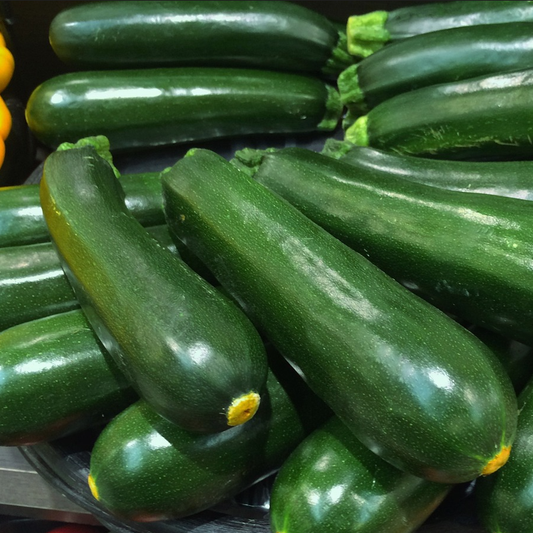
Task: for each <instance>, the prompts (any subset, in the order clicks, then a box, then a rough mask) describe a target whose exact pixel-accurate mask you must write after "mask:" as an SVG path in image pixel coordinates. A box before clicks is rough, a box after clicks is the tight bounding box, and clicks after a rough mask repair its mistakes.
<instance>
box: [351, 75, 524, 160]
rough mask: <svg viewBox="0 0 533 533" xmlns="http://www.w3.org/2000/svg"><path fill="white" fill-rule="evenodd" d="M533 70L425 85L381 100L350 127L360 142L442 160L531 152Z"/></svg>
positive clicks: (518, 155) (513, 155)
mask: <svg viewBox="0 0 533 533" xmlns="http://www.w3.org/2000/svg"><path fill="white" fill-rule="evenodd" d="M532 97H533V69H526V70H519V71H514V72H508V73H503V74H496V75H489V76H479V77H476V78H471V79H468V80H463V81H458V82H450V83H442V84H439V85H433V86H430V87H422V88H420V89H416V90H413V91H409V92H407V93H403V94H399V95H397V96H394V97H393V98H390V99H389V100H386V101H385V102H382V103H381V104H379V105H377V106H376V107H374V108H373V109H371V110H370V111H369V112H368V114H366V115H363V116H361V117H359V118H358V119H357V120H356V121H355V122H354V124H353V125H352V126H350V127H349V128H348V129H347V130H346V134H345V139H346V140H347V141H349V142H353V143H354V144H356V145H359V146H372V147H374V148H382V149H386V150H389V151H393V152H399V153H405V154H410V155H417V156H428V157H440V158H459V159H464V158H499V157H508V158H515V159H521V158H524V157H527V156H528V155H529V156H531V154H532V153H533V146H532V139H533V121H532V120H531V116H532V115H531V105H530V104H531V99H532Z"/></svg>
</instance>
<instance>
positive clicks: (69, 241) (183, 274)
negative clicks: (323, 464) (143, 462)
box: [40, 146, 267, 432]
mask: <svg viewBox="0 0 533 533" xmlns="http://www.w3.org/2000/svg"><path fill="white" fill-rule="evenodd" d="M72 175H75V176H76V179H75V180H74V179H71V176H72ZM40 192H41V194H40V197H41V206H42V209H43V213H44V217H45V220H46V223H47V225H48V230H49V232H50V235H51V238H52V240H53V242H54V244H55V246H56V248H57V250H58V254H59V256H60V258H61V262H62V266H63V268H64V270H65V272H66V274H67V277H68V279H69V281H70V282H71V284H72V285H73V288H74V292H75V294H76V296H77V298H78V301H79V302H80V304H81V306H82V309H83V311H84V312H85V314H86V316H87V318H88V320H89V322H90V323H91V326H92V327H93V328H94V329H95V331H96V333H97V335H98V337H99V338H100V340H101V341H102V343H103V344H104V346H105V347H106V349H107V350H108V351H109V352H110V353H111V355H112V357H113V358H114V360H115V361H116V362H117V364H118V366H119V368H120V370H121V371H122V372H124V374H125V375H126V376H127V377H128V379H129V380H130V381H131V382H132V384H134V387H135V389H136V390H137V392H138V393H139V395H140V396H141V397H142V398H144V399H145V400H146V401H147V402H148V403H150V405H152V406H153V407H154V409H155V410H156V411H157V412H158V413H160V414H161V415H162V416H164V417H166V418H168V419H169V420H171V421H173V422H174V423H176V424H178V425H181V426H183V427H185V428H187V429H190V430H195V431H206V432H212V431H220V430H224V429H227V428H228V427H229V426H228V423H229V420H228V415H229V413H230V411H229V409H230V407H231V405H232V403H233V401H234V400H236V399H238V398H240V397H242V396H244V395H247V394H257V395H260V394H261V391H262V389H263V385H264V382H265V379H266V372H267V363H266V356H265V352H264V347H263V343H262V341H261V338H260V336H259V334H258V333H257V331H256V330H255V328H254V327H253V326H252V324H251V322H250V321H249V320H248V319H247V318H246V316H245V315H244V313H243V312H242V311H240V310H239V309H238V307H237V306H236V305H235V304H233V303H232V302H230V301H229V300H228V299H227V298H225V297H223V296H222V295H220V294H219V293H218V292H216V290H215V289H214V288H213V287H212V286H211V285H209V284H208V283H207V282H205V281H204V280H203V279H202V278H201V277H200V276H198V275H197V274H196V273H195V272H194V271H192V270H191V269H190V268H189V267H188V266H187V265H186V264H185V263H184V262H183V261H181V260H180V259H179V258H177V257H176V256H174V255H173V254H171V253H170V252H169V251H168V250H165V249H164V248H163V247H161V246H160V245H159V244H158V243H156V242H154V240H153V239H152V238H151V237H150V235H149V234H148V233H147V232H146V230H145V229H144V228H143V227H142V226H141V225H140V224H139V223H138V222H137V221H136V220H135V218H134V217H133V216H132V215H131V214H130V213H129V212H128V210H127V208H126V205H125V203H124V193H123V190H122V189H121V187H120V182H119V180H118V179H116V178H115V175H114V173H113V170H112V168H111V166H110V165H109V164H108V163H107V162H106V161H105V160H104V159H102V158H101V157H100V156H98V154H97V153H96V151H95V149H94V147H92V146H86V147H83V148H72V149H69V150H62V151H56V152H54V153H52V154H51V155H50V156H49V157H48V158H47V160H46V162H45V165H44V172H43V178H42V180H41V189H40ZM252 415H253V413H252ZM243 421H244V420H243Z"/></svg>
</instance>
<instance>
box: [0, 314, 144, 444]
mask: <svg viewBox="0 0 533 533" xmlns="http://www.w3.org/2000/svg"><path fill="white" fill-rule="evenodd" d="M0 352H1V353H2V362H1V364H0V404H1V405H2V409H1V410H0V444H1V445H2V446H20V445H28V444H35V443H37V442H43V441H45V440H52V439H55V438H58V437H62V436H65V435H67V434H70V433H74V432H75V431H80V430H82V429H86V428H89V427H92V426H97V425H100V424H103V423H104V422H107V421H109V419H110V418H112V417H114V416H115V415H117V414H118V413H120V411H122V410H123V409H125V408H126V407H128V405H130V404H131V403H132V402H134V401H135V400H136V399H137V396H136V395H135V393H134V392H133V390H132V389H131V387H130V386H129V384H128V383H127V381H126V379H125V378H124V377H123V376H122V375H121V373H120V372H119V371H118V369H117V367H116V365H115V364H114V363H113V361H112V360H111V358H110V357H109V355H108V354H107V353H106V352H105V350H104V348H103V347H102V345H101V344H100V343H99V341H98V340H97V338H96V336H95V334H94V333H93V331H92V329H91V328H90V326H89V324H88V323H87V320H86V319H85V317H84V316H83V313H82V312H81V311H80V310H77V311H70V312H68V313H61V314H58V315H53V316H49V317H46V318H41V319H39V320H33V321H31V322H27V323H25V324H19V325H18V326H15V327H12V328H9V329H7V330H5V331H3V332H1V333H0Z"/></svg>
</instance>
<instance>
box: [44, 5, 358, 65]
mask: <svg viewBox="0 0 533 533" xmlns="http://www.w3.org/2000/svg"><path fill="white" fill-rule="evenodd" d="M49 38H50V44H51V46H52V48H53V50H54V52H55V53H56V55H57V56H58V57H59V59H61V60H62V61H63V62H65V63H67V64H68V65H70V66H71V67H73V68H75V69H80V68H85V69H91V70H97V69H120V68H147V67H163V66H167V67H168V66H172V67H176V66H226V67H231V66H233V67H248V68H263V69H267V70H292V71H295V72H310V73H314V74H329V75H336V74H338V73H339V72H340V71H341V70H342V69H343V67H346V66H348V65H349V64H351V63H352V62H353V58H352V57H351V56H350V55H349V54H348V51H347V49H346V34H345V32H344V31H343V32H342V33H341V32H339V31H338V30H337V28H336V27H335V25H334V24H333V23H332V22H330V21H329V20H328V19H327V18H326V17H324V16H323V15H321V14H320V13H317V12H315V11H312V10H310V9H306V8H305V7H303V6H299V5H297V4H294V3H292V2H256V1H255V2H254V1H245V2H227V1H224V2H220V1H200V2H199V1H192V2H159V1H157V2H138V1H126V2H91V3H88V4H83V5H79V6H75V7H71V8H67V9H65V10H63V11H61V12H60V13H59V14H58V15H57V16H56V17H55V18H54V19H53V20H52V23H51V24H50V30H49Z"/></svg>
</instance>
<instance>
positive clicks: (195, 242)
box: [0, 1, 533, 533]
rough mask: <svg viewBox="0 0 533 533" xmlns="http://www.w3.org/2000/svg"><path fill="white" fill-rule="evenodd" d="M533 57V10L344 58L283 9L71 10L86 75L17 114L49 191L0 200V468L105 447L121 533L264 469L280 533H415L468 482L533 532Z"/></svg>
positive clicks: (98, 479) (63, 31) (216, 496)
mask: <svg viewBox="0 0 533 533" xmlns="http://www.w3.org/2000/svg"><path fill="white" fill-rule="evenodd" d="M531 35H533V3H531V2H445V3H441V4H428V5H419V6H405V7H402V8H400V9H398V10H395V11H391V12H384V11H380V12H374V13H366V14H363V15H358V16H354V17H351V18H350V19H349V20H348V25H347V34H346V35H345V34H344V33H343V32H342V31H340V32H339V30H338V28H337V26H336V25H335V24H334V23H332V22H331V21H329V20H328V19H326V18H324V17H322V16H321V15H319V14H318V13H315V12H313V11H310V10H307V9H305V8H303V7H301V6H298V5H296V4H292V3H290V2H255V1H244V2H216V1H213V2H135V1H133V2H130V1H128V2H103V3H87V4H84V5H79V6H76V7H73V8H70V9H67V10H65V11H64V12H62V13H60V14H59V15H58V16H57V17H56V18H55V19H54V21H53V22H52V25H51V27H50V43H51V45H52V47H53V49H54V50H55V52H56V53H57V55H58V56H59V57H60V58H61V59H62V60H64V61H65V62H66V63H68V64H69V65H71V66H72V69H73V71H72V72H71V73H69V74H66V75H63V76H59V77H57V78H53V79H50V80H48V81H46V82H44V83H43V84H42V85H41V86H39V87H38V88H36V89H35V91H34V93H33V94H32V96H31V98H30V99H29V101H28V103H27V107H26V117H27V121H28V125H29V126H30V128H31V129H32V131H33V132H34V134H35V135H36V137H37V138H38V139H39V141H40V142H42V143H43V144H44V145H46V146H47V147H48V148H49V149H50V154H49V155H48V157H47V158H46V161H45V163H44V168H43V176H42V179H41V183H40V185H21V186H18V187H11V188H2V189H0V353H1V354H2V359H1V361H2V362H1V363H0V405H2V409H1V410H0V444H1V445H6V446H17V445H31V444H34V443H38V442H43V441H51V440H54V439H59V438H61V437H64V436H67V435H69V434H72V433H75V432H78V431H81V430H83V429H87V428H91V427H97V428H98V427H100V428H101V432H100V434H99V436H98V438H97V440H96V443H95V445H94V448H93V449H92V452H91V462H90V472H89V475H88V484H89V486H90V489H91V492H92V494H93V496H94V498H95V499H96V500H98V501H99V503H100V505H101V506H103V508H105V509H106V510H108V511H109V512H110V513H112V514H113V515H115V516H116V517H119V518H121V519H124V520H135V521H141V522H151V521H156V520H168V519H177V518H181V517H185V516H189V515H193V514H195V513H198V512H200V511H202V510H205V509H207V508H210V507H213V506H214V505H216V504H218V503H220V502H222V501H224V500H226V499H228V498H230V497H232V496H234V495H236V494H237V493H239V492H241V491H243V490H244V489H245V488H247V487H249V486H251V485H253V484H254V483H257V482H259V481H260V480H262V479H264V478H266V477H267V476H269V475H271V474H273V473H276V472H277V475H276V478H275V481H274V486H273V489H272V493H271V499H270V520H271V525H272V531H273V533H314V532H315V531H321V532H322V531H324V532H329V531H331V532H332V531H335V532H337V531H340V532H343V531H346V532H348V531H350V532H352V531H357V532H361V533H381V532H385V531H386V532H394V533H410V532H413V531H415V530H416V529H417V528H418V527H419V526H420V525H421V524H422V523H423V522H424V521H425V520H426V519H427V518H428V517H429V515H430V514H431V513H432V512H433V511H434V510H435V509H436V508H437V507H438V506H439V505H440V503H441V502H442V501H443V500H444V499H445V498H446V496H447V495H448V493H449V492H450V490H451V489H452V488H453V487H454V486H457V485H459V484H463V483H471V482H472V481H475V483H474V484H473V485H471V486H473V487H474V494H475V495H476V499H477V503H478V509H479V513H478V514H479V518H480V520H481V522H482V523H483V526H484V527H485V528H486V530H487V531H488V532H489V533H530V531H531V529H532V528H533V499H532V498H531V486H532V484H533V448H532V446H531V442H532V440H533V377H532V376H533V354H532V353H531V352H532V348H531V347H532V346H533V327H532V324H533V307H532V305H531V302H532V301H533V231H532V230H533V223H532V222H531V220H532V205H531V199H532V197H533V192H532V191H533V182H532V181H531V180H532V177H531V176H533V161H532V158H531V155H532V154H533V146H532V141H531V139H532V138H533V107H532V105H531V102H532V101H533V98H532V96H533V84H532V81H533V38H532V37H531ZM341 116H342V117H343V121H342V126H343V128H344V133H343V135H344V139H343V140H338V139H334V138H333V131H334V130H335V129H336V128H337V124H338V122H339V120H340V118H341ZM319 130H323V131H324V130H325V131H331V132H332V134H331V137H332V138H331V139H329V140H328V141H327V142H326V144H325V145H324V148H323V150H322V152H321V153H318V152H315V151H311V150H308V149H304V148H297V147H289V148H280V149H274V148H272V149H267V150H256V149H243V150H239V151H237V152H236V153H235V154H234V157H233V158H232V159H231V160H227V159H225V158H223V157H222V156H220V155H219V154H217V153H215V152H214V151H212V150H208V149H205V148H192V149H190V150H189V151H187V153H186V155H185V156H184V157H183V158H181V159H180V160H178V161H177V162H176V163H175V164H174V165H173V166H172V167H170V168H167V169H165V170H164V171H162V172H153V173H149V174H132V175H120V172H119V171H118V170H117V169H116V168H115V166H114V164H113V155H115V154H117V153H121V152H124V151H128V150H130V151H131V150H137V149H141V148H142V149H149V148H151V147H154V146H161V145H170V144H175V143H184V142H190V141H194V142H196V141H202V140H207V139H213V138H217V137H227V136H241V137H242V138H249V137H243V136H245V135H246V136H247V135H249V134H268V133H274V132H277V133H298V132H304V131H307V132H309V131H311V132H314V131H319ZM338 131H339V130H337V133H338ZM341 133H342V132H341ZM336 137H338V135H336ZM147 153H148V154H149V152H147Z"/></svg>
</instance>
